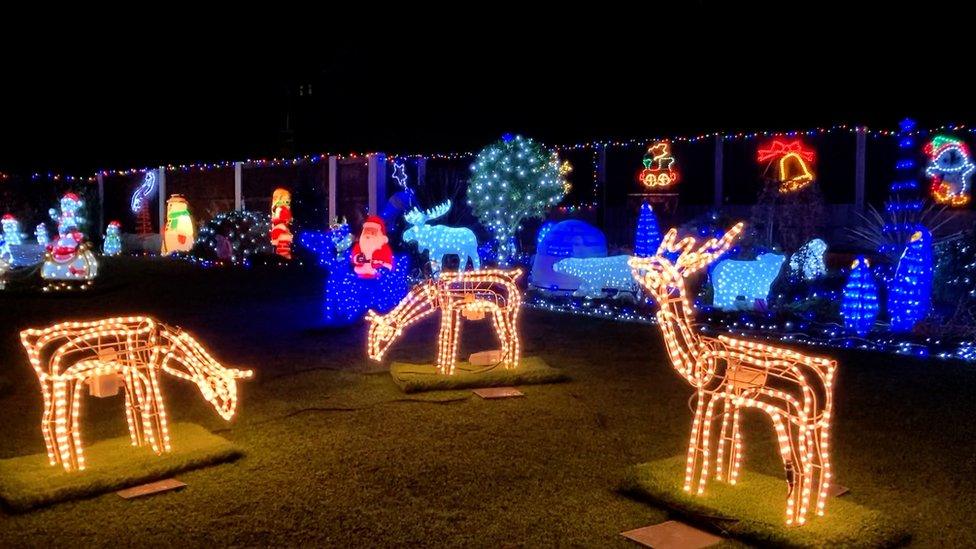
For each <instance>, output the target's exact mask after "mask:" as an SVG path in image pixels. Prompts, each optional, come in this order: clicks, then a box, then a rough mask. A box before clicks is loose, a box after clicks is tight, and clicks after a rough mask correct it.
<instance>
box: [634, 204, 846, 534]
mask: <svg viewBox="0 0 976 549" xmlns="http://www.w3.org/2000/svg"><path fill="white" fill-rule="evenodd" d="M741 231H742V223H739V224H737V225H735V226H734V227H732V229H730V230H729V231H728V232H727V233H726V234H725V235H724V236H723V237H722V238H713V239H710V240H708V241H707V242H705V243H704V244H703V245H702V246H700V247H698V248H697V249H694V248H695V246H696V244H697V243H696V242H695V239H694V238H692V237H688V238H684V239H682V240H680V241H677V242H676V239H677V231H676V230H675V229H671V230H670V231H669V232H668V233H667V235H666V236H665V237H664V241H663V242H662V243H661V246H660V247H659V248H658V251H657V255H654V256H651V257H646V258H640V257H634V258H632V259H631V260H630V267H631V270H632V271H633V275H634V278H635V279H636V280H637V281H638V282H639V283H640V284H641V286H643V287H644V288H645V289H647V291H648V292H650V293H651V295H653V297H654V299H655V301H656V302H657V304H658V306H659V308H660V309H659V310H658V313H657V322H658V326H659V327H660V328H661V333H662V334H663V335H664V344H665V347H666V348H667V351H668V355H669V356H670V358H671V362H672V363H673V365H674V368H675V369H676V370H677V371H678V373H679V374H681V376H682V377H684V378H685V379H686V380H687V381H688V383H690V384H691V385H692V387H694V388H695V390H696V391H697V397H698V405H697V407H696V409H695V416H694V421H693V423H692V427H691V440H690V443H689V445H688V461H687V467H686V469H685V480H684V489H685V491H689V492H690V491H691V490H692V486H693V485H694V484H695V483H696V476H697V489H696V491H697V493H698V494H702V493H703V492H704V490H705V482H706V478H707V477H708V474H709V464H710V459H711V458H712V453H711V448H712V440H711V439H712V424H713V419H714V418H715V415H716V414H721V417H722V426H721V429H720V431H719V436H718V455H717V457H716V460H715V477H716V479H718V480H723V476H724V475H725V471H727V478H728V481H729V483H730V484H735V482H736V479H737V478H738V475H739V467H740V465H741V462H742V443H741V434H740V432H739V412H740V411H741V410H742V409H743V408H758V409H759V410H762V411H763V412H765V413H766V414H767V415H769V418H770V420H771V421H772V423H773V428H774V429H775V430H776V434H777V437H778V439H779V448H780V454H781V456H782V459H783V465H784V467H785V469H786V480H787V485H788V487H789V491H788V495H787V502H786V523H787V524H788V525H792V524H797V525H802V524H803V523H804V522H806V515H807V510H808V508H809V506H810V503H811V492H812V491H814V490H815V491H816V494H815V496H814V498H813V500H814V502H815V503H814V505H815V507H816V510H817V515H823V512H824V506H825V504H826V499H827V489H828V487H829V485H830V452H829V444H828V443H829V438H830V420H831V411H832V407H833V395H832V392H833V389H832V383H833V378H834V372H835V371H836V369H837V363H836V362H835V361H833V360H829V359H825V358H817V357H809V356H806V355H802V354H800V353H797V352H795V351H792V350H790V349H784V348H780V347H774V346H771V345H762V344H759V343H754V342H752V341H744V340H739V339H733V338H730V337H726V336H718V338H711V337H706V336H702V335H699V334H698V333H697V331H696V330H695V328H694V327H693V325H692V322H691V319H692V310H691V306H690V304H689V302H688V298H687V297H686V294H685V283H684V279H685V278H687V277H689V276H691V275H692V274H694V273H696V272H698V271H700V270H701V269H703V268H704V267H705V266H707V265H708V264H709V263H711V262H712V261H714V260H715V259H716V258H718V257H719V256H720V255H722V254H723V253H725V251H726V250H728V248H729V246H730V245H731V244H732V242H733V241H734V240H735V239H736V238H737V237H738V235H739V233H740V232H741ZM675 254H676V255H677V257H676V258H675V259H669V258H673V257H675Z"/></svg>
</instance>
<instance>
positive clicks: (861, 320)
mask: <svg viewBox="0 0 976 549" xmlns="http://www.w3.org/2000/svg"><path fill="white" fill-rule="evenodd" d="M840 314H841V316H843V317H844V327H845V328H847V329H848V330H850V331H851V332H854V333H856V334H857V335H859V336H861V337H864V336H866V335H867V334H868V332H870V331H871V327H872V326H874V321H875V319H876V318H878V286H877V284H875V282H874V275H872V274H871V265H870V264H869V263H868V260H867V259H864V258H863V257H858V258H857V259H855V260H854V263H853V264H851V274H850V275H849V276H848V277H847V284H845V285H844V296H843V299H842V301H841V304H840Z"/></svg>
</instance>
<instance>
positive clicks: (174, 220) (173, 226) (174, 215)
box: [166, 210, 190, 231]
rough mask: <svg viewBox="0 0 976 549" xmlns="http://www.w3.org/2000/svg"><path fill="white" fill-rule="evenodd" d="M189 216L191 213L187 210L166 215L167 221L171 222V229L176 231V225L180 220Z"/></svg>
mask: <svg viewBox="0 0 976 549" xmlns="http://www.w3.org/2000/svg"><path fill="white" fill-rule="evenodd" d="M189 215H190V212H188V211H186V210H183V211H179V212H169V213H168V214H166V219H167V220H169V229H171V230H174V231H175V230H176V223H177V222H178V221H179V220H180V218H181V217H183V216H189Z"/></svg>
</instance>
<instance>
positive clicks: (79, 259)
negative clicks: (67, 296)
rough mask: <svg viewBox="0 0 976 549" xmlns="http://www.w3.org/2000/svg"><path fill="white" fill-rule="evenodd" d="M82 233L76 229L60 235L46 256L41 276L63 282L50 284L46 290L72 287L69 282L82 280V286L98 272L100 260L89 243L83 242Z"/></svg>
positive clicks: (85, 285)
mask: <svg viewBox="0 0 976 549" xmlns="http://www.w3.org/2000/svg"><path fill="white" fill-rule="evenodd" d="M81 240H82V236H81V233H79V232H77V231H75V232H72V233H67V234H64V235H60V236H58V238H57V240H56V241H55V242H54V245H53V246H51V249H50V250H49V251H48V252H47V254H46V255H45V257H44V265H43V266H42V267H41V278H43V279H44V280H48V281H60V282H62V283H55V284H49V285H48V286H47V287H45V290H49V289H64V288H69V287H72V285H71V284H64V283H69V282H82V284H81V286H80V287H81V288H85V287H87V286H88V283H89V282H90V281H91V280H92V279H94V278H95V276H96V275H97V274H98V261H96V260H95V254H93V253H92V252H91V250H90V249H89V246H88V244H87V243H82V242H81Z"/></svg>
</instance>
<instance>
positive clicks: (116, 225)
mask: <svg viewBox="0 0 976 549" xmlns="http://www.w3.org/2000/svg"><path fill="white" fill-rule="evenodd" d="M108 226H109V227H121V226H122V224H121V223H119V222H118V221H111V222H109V224H108Z"/></svg>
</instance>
